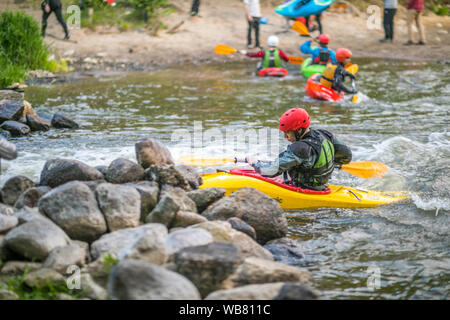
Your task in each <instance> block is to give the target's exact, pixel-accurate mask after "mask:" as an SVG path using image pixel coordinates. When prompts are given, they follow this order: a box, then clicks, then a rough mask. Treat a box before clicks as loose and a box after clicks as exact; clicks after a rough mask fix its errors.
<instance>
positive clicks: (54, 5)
mask: <svg viewBox="0 0 450 320" xmlns="http://www.w3.org/2000/svg"><path fill="white" fill-rule="evenodd" d="M41 8H42V12H43V15H42V31H41V34H42V37H45V29H47V19H48V17H49V16H50V15H51V14H52V12H54V13H55V15H56V19H58V22H59V23H60V24H61V26H62V27H63V29H64V33H65V34H66V35H65V37H64V40H68V39H69V38H70V35H69V30H68V29H67V25H66V22H65V21H64V18H63V16H62V5H61V0H44V1H43V2H42V3H41Z"/></svg>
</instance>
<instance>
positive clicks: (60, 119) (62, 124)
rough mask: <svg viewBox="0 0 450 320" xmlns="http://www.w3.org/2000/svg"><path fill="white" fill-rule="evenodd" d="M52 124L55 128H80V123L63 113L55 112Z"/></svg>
mask: <svg viewBox="0 0 450 320" xmlns="http://www.w3.org/2000/svg"><path fill="white" fill-rule="evenodd" d="M51 124H52V126H53V127H55V128H61V129H62V128H68V129H78V128H79V127H80V125H79V124H78V123H76V122H75V121H73V120H71V119H69V118H67V117H65V116H63V115H62V114H59V113H55V114H54V115H53V118H52V121H51Z"/></svg>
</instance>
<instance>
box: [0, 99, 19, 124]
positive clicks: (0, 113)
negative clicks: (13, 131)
mask: <svg viewBox="0 0 450 320" xmlns="http://www.w3.org/2000/svg"><path fill="white" fill-rule="evenodd" d="M24 108H25V106H24V105H23V102H22V101H14V100H0V123H3V122H5V121H8V120H15V121H18V120H20V118H22V116H23V110H24Z"/></svg>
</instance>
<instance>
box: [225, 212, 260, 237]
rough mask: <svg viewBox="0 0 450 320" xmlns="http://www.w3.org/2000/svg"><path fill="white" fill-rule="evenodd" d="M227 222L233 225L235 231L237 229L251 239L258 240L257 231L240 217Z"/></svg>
mask: <svg viewBox="0 0 450 320" xmlns="http://www.w3.org/2000/svg"><path fill="white" fill-rule="evenodd" d="M227 222H228V223H229V224H230V225H231V227H232V228H233V229H236V230H238V231H241V232H243V233H245V234H246V235H248V236H249V237H250V238H252V239H254V240H256V231H255V229H254V228H253V227H252V226H251V225H249V224H248V223H246V222H245V221H242V220H241V219H239V218H238V217H233V218H230V219H228V220H227Z"/></svg>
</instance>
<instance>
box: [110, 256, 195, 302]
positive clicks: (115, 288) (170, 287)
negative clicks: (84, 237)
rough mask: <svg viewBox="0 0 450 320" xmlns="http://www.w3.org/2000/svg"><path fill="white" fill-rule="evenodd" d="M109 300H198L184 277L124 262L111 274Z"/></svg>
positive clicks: (145, 264)
mask: <svg viewBox="0 0 450 320" xmlns="http://www.w3.org/2000/svg"><path fill="white" fill-rule="evenodd" d="M108 294H109V298H110V299H113V300H199V299H200V294H199V292H198V290H197V289H196V287H195V286H194V285H193V284H192V283H191V282H190V281H189V280H188V279H186V278H185V277H183V276H181V275H179V274H177V273H175V272H172V271H169V270H166V269H164V268H162V267H159V266H156V265H154V264H151V263H148V262H145V261H138V260H132V259H128V260H124V261H121V262H119V263H118V264H117V265H116V266H115V267H114V268H113V270H112V271H111V274H110V278H109V282H108Z"/></svg>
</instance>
